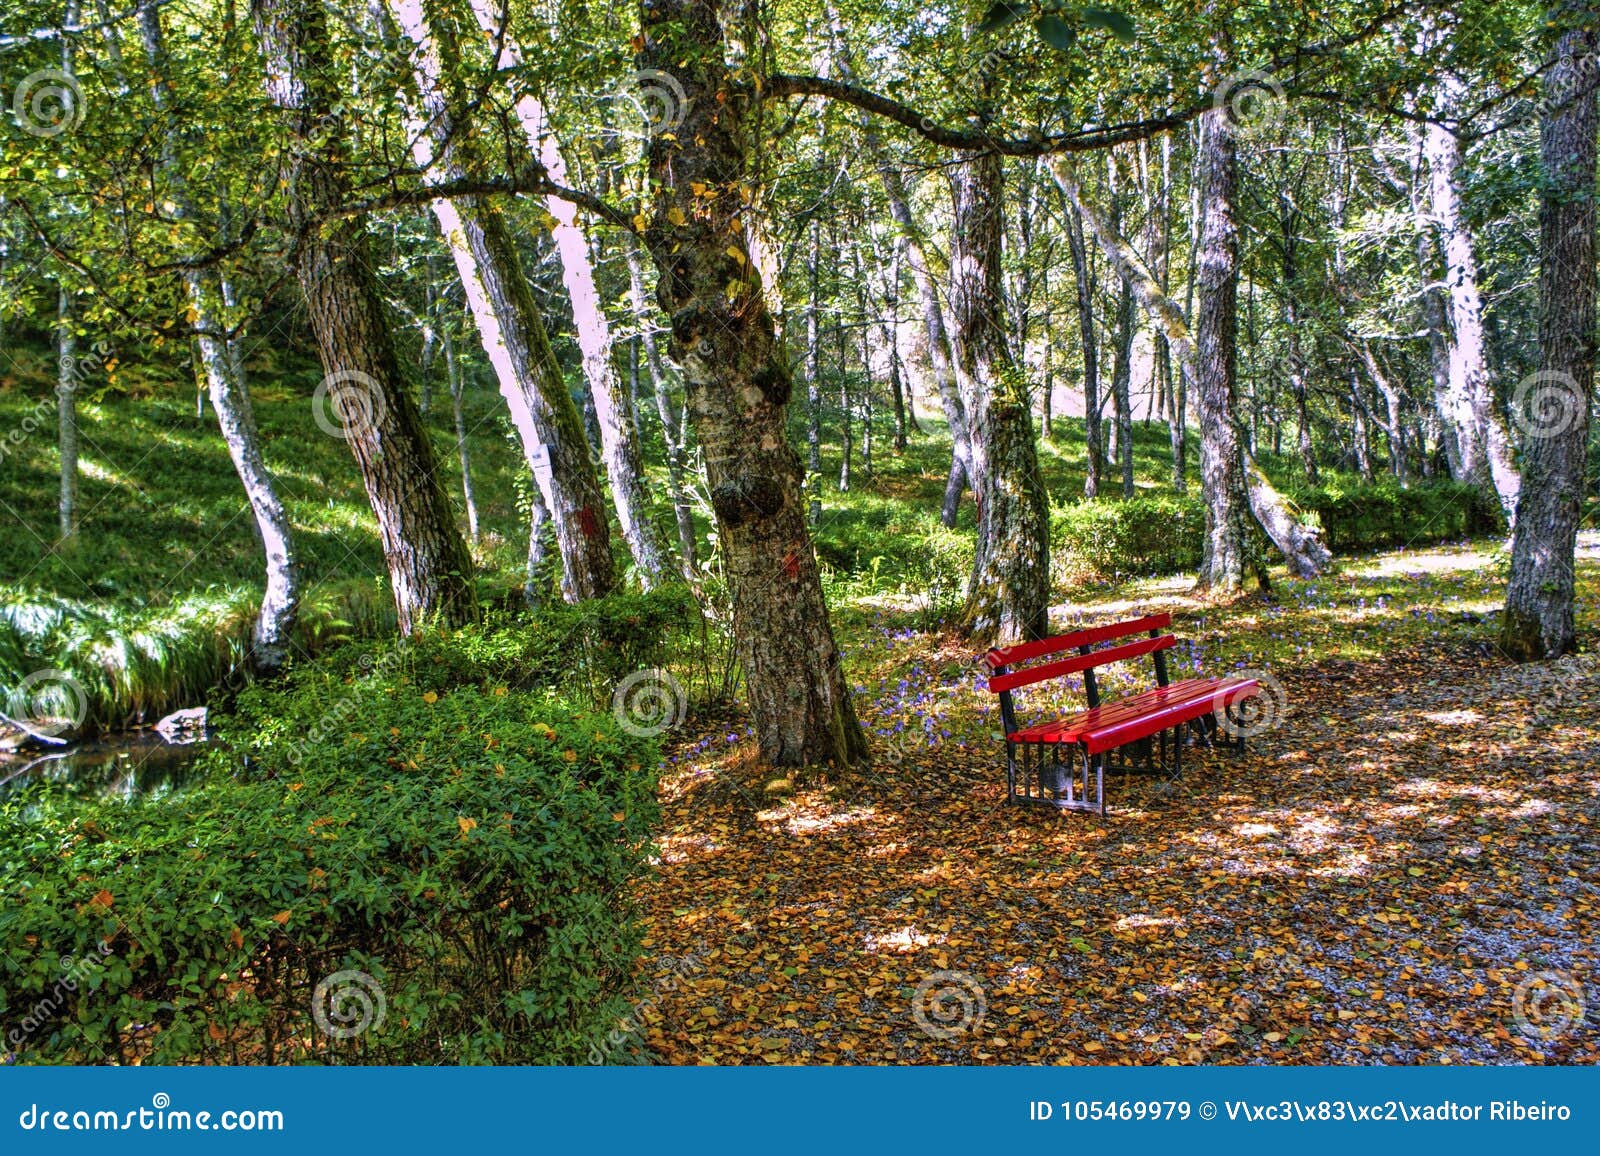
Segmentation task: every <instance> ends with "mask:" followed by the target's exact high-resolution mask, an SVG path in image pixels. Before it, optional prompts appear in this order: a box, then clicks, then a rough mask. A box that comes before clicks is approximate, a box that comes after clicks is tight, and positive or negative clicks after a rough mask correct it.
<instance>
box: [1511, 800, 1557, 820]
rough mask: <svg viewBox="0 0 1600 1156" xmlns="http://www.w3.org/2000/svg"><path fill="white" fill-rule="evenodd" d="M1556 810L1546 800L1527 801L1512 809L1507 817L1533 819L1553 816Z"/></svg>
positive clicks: (1553, 805)
mask: <svg viewBox="0 0 1600 1156" xmlns="http://www.w3.org/2000/svg"><path fill="white" fill-rule="evenodd" d="M1556 810H1557V808H1556V806H1555V804H1554V803H1552V802H1550V801H1549V800H1548V799H1529V800H1528V801H1527V802H1526V803H1524V804H1522V806H1520V807H1515V808H1513V809H1512V810H1511V811H1510V812H1508V814H1507V817H1508V818H1511V819H1533V818H1537V817H1538V816H1540V815H1553V814H1555V812H1556Z"/></svg>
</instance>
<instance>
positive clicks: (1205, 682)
mask: <svg viewBox="0 0 1600 1156" xmlns="http://www.w3.org/2000/svg"><path fill="white" fill-rule="evenodd" d="M1259 689H1260V683H1259V682H1257V681H1256V680H1255V679H1253V678H1221V679H1216V678H1196V679H1185V680H1183V681H1182V682H1175V683H1172V684H1171V685H1170V686H1158V687H1155V688H1153V689H1151V690H1147V691H1145V692H1144V693H1142V694H1137V695H1134V696H1132V697H1131V698H1125V699H1119V700H1117V701H1116V702H1113V703H1107V704H1106V705H1105V706H1100V707H1095V708H1094V709H1092V710H1086V711H1081V712H1079V713H1078V714H1074V715H1069V716H1068V717H1066V718H1063V719H1057V720H1055V721H1054V722H1048V723H1043V724H1041V725H1039V726H1035V727H1028V728H1026V729H1025V730H1019V731H1013V732H1012V733H1011V734H1009V735H1007V736H1006V738H1007V740H1008V741H1010V742H1014V743H1082V744H1083V745H1084V747H1085V748H1086V750H1087V752H1088V753H1089V754H1091V755H1094V754H1099V753H1101V752H1102V751H1108V750H1111V749H1113V748H1115V747H1119V746H1124V745H1126V744H1127V743H1131V742H1135V741H1137V740H1138V739H1142V738H1148V737H1149V736H1150V735H1153V734H1156V733H1157V732H1159V731H1164V730H1168V729H1170V728H1172V727H1175V726H1178V725H1180V724H1182V723H1185V722H1188V721H1190V720H1191V719H1196V718H1200V717H1201V716H1203V715H1206V714H1209V713H1211V712H1212V711H1213V710H1215V709H1216V707H1217V706H1218V705H1219V704H1226V705H1230V706H1231V705H1232V704H1234V703H1236V702H1239V701H1241V700H1242V699H1246V698H1249V697H1251V696H1252V695H1254V694H1256V693H1258V691H1259Z"/></svg>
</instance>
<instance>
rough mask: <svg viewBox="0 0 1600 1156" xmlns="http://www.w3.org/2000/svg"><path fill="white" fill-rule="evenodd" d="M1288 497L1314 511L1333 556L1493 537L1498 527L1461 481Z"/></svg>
mask: <svg viewBox="0 0 1600 1156" xmlns="http://www.w3.org/2000/svg"><path fill="white" fill-rule="evenodd" d="M1294 498H1295V501H1296V502H1298V503H1299V504H1300V505H1301V506H1302V507H1304V508H1306V509H1308V510H1314V511H1315V512H1316V516H1317V521H1318V522H1319V524H1320V525H1321V526H1322V538H1323V541H1324V542H1326V543H1327V544H1328V547H1329V548H1330V549H1332V550H1334V551H1335V552H1339V553H1352V552H1354V551H1357V550H1373V549H1377V548H1379V547H1381V546H1411V545H1419V544H1426V543H1431V542H1443V541H1448V540H1450V539H1454V538H1466V537H1470V536H1472V535H1474V534H1489V533H1494V532H1495V531H1497V530H1498V529H1500V526H1501V522H1500V512H1499V510H1498V509H1495V508H1494V507H1493V505H1492V504H1491V503H1490V501H1489V500H1488V499H1487V498H1486V496H1485V494H1484V492H1483V490H1482V489H1481V488H1480V487H1477V486H1473V485H1469V484H1467V483H1464V482H1450V481H1433V482H1426V483H1419V484H1417V485H1411V486H1401V485H1400V484H1399V483H1397V482H1395V481H1393V480H1385V481H1382V482H1377V483H1374V484H1371V485H1344V484H1340V483H1330V484H1328V485H1325V486H1323V487H1321V488H1319V489H1316V490H1309V491H1302V492H1300V493H1297V494H1295V495H1294Z"/></svg>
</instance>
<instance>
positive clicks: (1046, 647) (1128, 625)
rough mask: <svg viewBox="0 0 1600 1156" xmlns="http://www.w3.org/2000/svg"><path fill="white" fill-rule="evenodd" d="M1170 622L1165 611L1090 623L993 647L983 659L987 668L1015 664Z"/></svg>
mask: <svg viewBox="0 0 1600 1156" xmlns="http://www.w3.org/2000/svg"><path fill="white" fill-rule="evenodd" d="M1171 625H1172V615H1171V614H1167V613H1165V612H1163V613H1161V614H1146V615H1145V616H1144V617H1143V618H1134V619H1130V620H1129V621H1127V622H1112V623H1108V624H1107V625H1105V626H1091V627H1088V628H1087V629H1085V630H1075V631H1073V632H1072V633H1071V634H1057V635H1055V636H1054V637H1052V638H1041V639H1039V640H1038V641H1036V642H1019V643H1017V645H1015V646H1001V647H996V648H995V649H994V650H991V651H990V652H989V653H988V654H987V655H985V659H986V661H987V662H988V663H989V669H990V670H993V669H994V668H996V667H999V666H1015V665H1016V664H1017V663H1019V662H1029V661H1031V660H1032V659H1035V658H1043V657H1044V656H1045V655H1047V654H1060V653H1061V652H1062V651H1063V650H1077V649H1078V648H1079V647H1080V646H1095V645H1098V644H1099V643H1102V642H1110V641H1111V640H1112V639H1113V638H1126V637H1127V636H1128V635H1130V634H1143V633H1145V632H1146V631H1148V630H1165V629H1166V628H1167V627H1169V626H1171Z"/></svg>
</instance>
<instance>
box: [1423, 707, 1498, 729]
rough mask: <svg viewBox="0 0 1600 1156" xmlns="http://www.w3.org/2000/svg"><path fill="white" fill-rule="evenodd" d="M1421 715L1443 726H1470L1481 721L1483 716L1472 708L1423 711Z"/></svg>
mask: <svg viewBox="0 0 1600 1156" xmlns="http://www.w3.org/2000/svg"><path fill="white" fill-rule="evenodd" d="M1422 717H1423V718H1425V719H1427V720H1428V721H1429V722H1436V723H1438V724H1439V725H1440V726H1444V727H1459V726H1470V725H1472V724H1474V723H1481V722H1483V716H1482V715H1481V714H1479V713H1478V712H1477V711H1475V710H1472V709H1470V708H1469V709H1467V710H1432V711H1423V712H1422Z"/></svg>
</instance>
